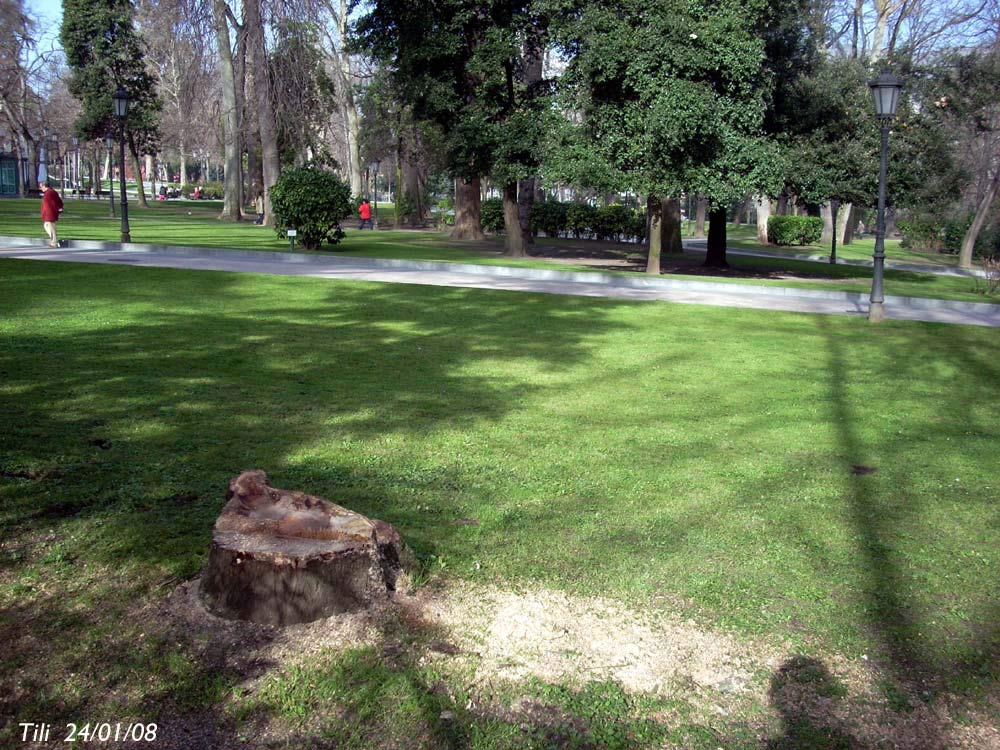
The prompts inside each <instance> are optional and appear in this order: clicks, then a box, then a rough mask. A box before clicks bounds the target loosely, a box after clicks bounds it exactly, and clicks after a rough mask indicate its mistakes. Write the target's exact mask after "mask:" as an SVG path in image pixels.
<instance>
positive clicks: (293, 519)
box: [201, 471, 413, 625]
mask: <svg viewBox="0 0 1000 750" xmlns="http://www.w3.org/2000/svg"><path fill="white" fill-rule="evenodd" d="M226 499H227V500H228V502H227V503H226V505H225V507H224V508H223V509H222V513H221V514H220V515H219V518H218V519H217V520H216V522H215V528H214V530H213V531H212V547H211V549H210V551H209V554H208V564H207V565H206V567H205V572H204V574H203V575H202V578H201V597H202V601H203V602H204V603H205V606H206V608H207V609H208V610H209V611H210V612H212V613H213V614H216V615H218V616H220V617H225V618H228V619H239V620H250V621H251V622H257V623H261V624H265V625H294V624H296V623H303V622H311V621H312V620H318V619H320V618H322V617H329V616H330V615H333V614H337V613H338V612H350V611H353V610H357V609H361V608H364V607H367V606H369V605H371V604H373V603H376V602H379V601H385V600H386V599H387V598H388V596H389V592H391V591H394V590H395V588H396V580H397V578H398V577H399V575H400V573H401V572H403V570H405V569H407V568H408V567H409V565H410V564H411V561H412V559H413V558H412V554H411V553H410V551H409V549H408V548H407V547H406V545H405V544H404V543H403V540H402V539H401V538H400V536H399V534H398V533H397V531H396V530H395V529H394V528H393V527H392V526H391V525H389V524H387V523H385V522H384V521H377V520H374V519H370V518H366V517H365V516H363V515H361V514H360V513H355V512H353V511H350V510H347V509H346V508H342V507H340V506H339V505H334V504H333V503H331V502H329V501H327V500H323V499H322V498H319V497H313V496H312V495H307V494H305V493H304V492H294V491H290V490H280V489H276V488H274V487H271V486H270V485H268V483H267V474H265V473H264V472H263V471H245V472H243V473H242V474H240V475H239V476H238V477H236V478H235V479H233V480H231V481H230V482H229V491H228V493H227V494H226Z"/></svg>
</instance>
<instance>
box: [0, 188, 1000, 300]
mask: <svg viewBox="0 0 1000 750" xmlns="http://www.w3.org/2000/svg"><path fill="white" fill-rule="evenodd" d="M66 204H67V207H66V210H65V212H64V213H63V218H62V219H61V220H60V224H59V231H60V236H61V237H63V238H65V239H82V240H110V241H117V240H118V239H119V238H120V219H115V218H112V217H111V216H110V215H109V212H108V207H107V203H106V202H105V203H98V202H97V201H90V200H67V201H66ZM220 207H221V204H220V203H219V202H217V201H168V202H164V203H158V202H155V201H153V202H151V203H150V207H149V208H148V209H142V208H139V207H138V206H132V207H131V208H130V210H129V220H130V227H131V230H132V231H131V236H132V239H133V241H135V242H149V243H155V244H171V245H191V246H197V247H232V248H241V249H247V250H266V251H285V250H288V249H289V243H288V241H287V240H281V239H279V238H277V237H276V236H275V233H274V231H273V230H272V229H268V228H265V227H259V226H255V225H253V223H251V222H243V223H238V224H229V223H222V222H219V221H218V219H217V217H218V212H219V210H220ZM379 210H380V212H382V213H383V215H384V214H386V213H389V215H390V216H391V212H392V207H391V206H380V208H379ZM37 215H38V201H37V200H36V201H31V200H16V199H12V200H4V201H0V236H3V235H8V236H37V237H41V236H43V232H42V228H41V224H40V221H39V220H38V219H37ZM354 226H355V225H354V223H353V222H350V223H348V224H347V225H346V231H347V236H346V237H345V239H344V240H343V241H342V243H341V244H339V245H337V247H336V252H337V254H339V255H346V256H361V257H374V258H393V259H403V260H433V261H446V262H459V263H479V264H502V265H515V266H522V267H531V268H553V269H561V270H583V271H594V270H597V269H595V268H594V267H593V266H587V265H580V264H573V263H565V262H557V261H555V260H551V259H545V258H528V259H523V260H512V259H508V258H504V257H502V253H503V239H502V238H498V237H492V238H488V239H487V240H486V241H484V242H479V243H470V242H452V241H449V240H448V239H447V238H446V236H445V234H444V233H443V232H431V231H412V230H387V231H379V232H359V231H357V229H356V228H354ZM752 233H753V230H752V228H751V227H747V226H744V227H734V228H733V235H734V236H736V237H737V238H738V237H741V236H744V235H746V236H751V235H752ZM593 244H594V243H591V242H590V241H586V240H584V241H580V240H567V239H547V238H541V239H540V240H539V246H549V247H554V248H556V249H565V248H567V247H573V246H576V247H581V246H582V247H584V250H585V251H587V250H589V248H591V247H592V246H593ZM730 244H731V245H732V246H733V247H739V246H743V245H746V246H747V247H750V246H752V245H753V243H749V242H746V241H743V240H739V239H736V240H734V241H733V242H732V243H730ZM887 245H888V248H889V249H888V252H889V253H890V255H893V254H894V253H897V252H901V251H899V249H898V243H892V242H890V243H887ZM601 247H608V248H610V249H611V250H612V251H613V252H617V253H619V254H621V255H629V254H632V255H635V254H636V253H638V254H641V252H642V250H641V248H640V247H639V246H636V245H631V246H629V245H614V244H612V245H608V244H607V243H604V244H602V245H601ZM297 249H300V248H297ZM768 249H769V250H775V249H776V248H768ZM795 250H796V251H798V252H802V248H796V249H795ZM867 252H868V253H869V255H868V257H870V250H868V251H867ZM667 262H669V259H664V263H665V264H666V263H667ZM729 262H730V263H731V265H732V269H733V270H732V272H730V273H728V274H723V275H721V276H713V277H711V279H710V280H712V281H722V282H726V283H737V284H746V283H752V284H765V285H776V286H792V287H800V288H806V289H830V290H839V291H849V292H850V291H853V292H862V293H863V292H866V291H868V290H870V289H871V277H872V272H871V269H869V268H861V267H857V266H845V265H838V266H831V265H830V264H829V263H815V262H808V261H801V260H793V259H788V260H784V259H774V258H746V257H740V256H736V255H731V256H730V258H729ZM691 263H692V265H693V268H692V269H690V270H689V272H688V273H684V271H685V270H688V269H684V268H682V269H679V270H678V271H677V272H676V273H672V274H671V277H673V278H697V279H702V280H704V279H705V277H704V276H702V275H699V274H697V273H696V271H697V270H698V269H697V265H698V264H697V262H695V261H691ZM612 272H615V273H619V272H618V271H612ZM790 275H794V276H795V277H796V278H794V279H789V278H784V277H787V276H790ZM982 287H983V284H981V283H980V284H978V285H977V283H976V281H975V280H972V279H965V278H949V277H942V276H934V275H931V274H924V273H914V272H910V271H894V270H888V271H886V273H885V293H886V294H890V295H898V296H904V297H934V298H939V299H951V300H959V301H965V302H990V303H997V302H1000V296H997V295H992V296H985V295H984V294H981V293H979V292H980V290H981V288H982Z"/></svg>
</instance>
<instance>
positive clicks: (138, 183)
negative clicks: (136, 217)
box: [128, 135, 149, 208]
mask: <svg viewBox="0 0 1000 750" xmlns="http://www.w3.org/2000/svg"><path fill="white" fill-rule="evenodd" d="M128 151H129V155H130V156H131V157H132V169H133V170H134V171H135V191H136V202H137V203H138V204H139V205H140V206H142V207H143V208H149V201H147V200H146V186H145V185H143V179H142V166H141V164H140V163H139V150H138V149H137V148H136V145H135V143H134V142H133V141H132V136H131V135H129V137H128Z"/></svg>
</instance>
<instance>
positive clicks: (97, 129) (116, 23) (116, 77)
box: [60, 0, 161, 204]
mask: <svg viewBox="0 0 1000 750" xmlns="http://www.w3.org/2000/svg"><path fill="white" fill-rule="evenodd" d="M60 40H61V42H62V46H63V49H64V50H65V52H66V62H67V63H68V64H69V67H70V70H71V74H70V78H69V81H68V88H69V91H70V93H71V94H72V95H73V96H74V97H76V98H77V99H78V100H79V101H80V103H81V105H82V112H81V114H80V116H79V118H78V119H77V121H76V130H77V134H78V135H79V136H80V137H82V138H87V139H100V138H103V137H104V136H105V135H106V134H107V133H109V132H110V133H117V121H116V119H115V117H114V112H113V110H112V101H111V99H112V95H113V94H114V92H115V90H117V88H118V87H119V86H121V87H123V88H124V89H125V90H126V91H127V92H128V94H129V96H130V97H131V100H132V103H131V107H130V110H129V115H128V120H127V123H126V129H125V132H126V137H127V143H128V147H129V152H130V153H131V155H132V159H133V164H134V170H135V174H136V176H137V177H138V175H139V174H140V170H139V155H140V154H145V153H155V152H156V151H157V148H158V139H159V116H160V109H161V103H160V100H159V97H158V96H157V92H156V88H157V81H156V77H155V76H154V75H153V74H152V73H151V72H150V71H149V70H148V69H147V67H146V65H145V63H144V60H145V55H146V49H145V44H144V43H143V41H142V38H141V37H140V36H139V34H138V33H137V32H136V30H135V26H134V24H133V20H132V4H131V2H129V0H63V22H62V29H61V32H60ZM137 181H138V183H139V199H140V203H143V204H144V203H145V194H144V192H143V189H142V181H141V180H137Z"/></svg>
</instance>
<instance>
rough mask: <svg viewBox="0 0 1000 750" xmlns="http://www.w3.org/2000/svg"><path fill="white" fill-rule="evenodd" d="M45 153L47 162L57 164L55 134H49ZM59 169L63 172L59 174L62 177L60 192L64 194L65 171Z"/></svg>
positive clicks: (57, 140)
mask: <svg viewBox="0 0 1000 750" xmlns="http://www.w3.org/2000/svg"><path fill="white" fill-rule="evenodd" d="M46 153H47V155H48V163H49V164H58V163H59V139H58V138H56V136H54V135H51V136H49V147H48V149H46ZM59 171H60V172H63V174H62V175H60V176H61V178H62V183H63V184H62V192H63V194H64V195H65V193H66V175H65V171H64V170H62V169H60V170H59ZM50 176H51V175H50Z"/></svg>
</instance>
